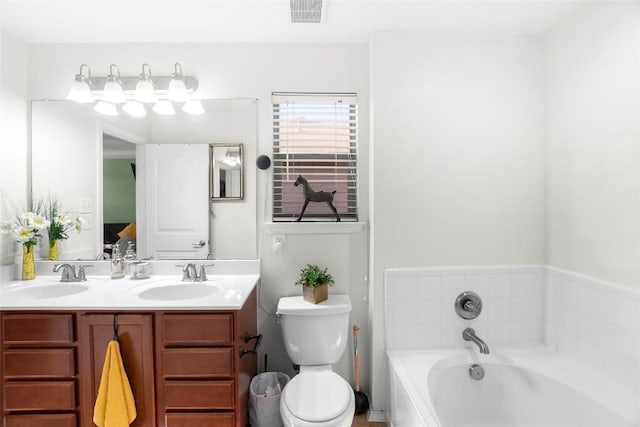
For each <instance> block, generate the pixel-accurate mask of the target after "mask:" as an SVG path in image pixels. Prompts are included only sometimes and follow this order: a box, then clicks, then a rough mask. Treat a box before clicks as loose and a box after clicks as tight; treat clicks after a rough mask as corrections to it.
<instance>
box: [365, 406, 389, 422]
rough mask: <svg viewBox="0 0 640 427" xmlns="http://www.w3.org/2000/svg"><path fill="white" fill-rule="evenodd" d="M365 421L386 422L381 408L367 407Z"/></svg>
mask: <svg viewBox="0 0 640 427" xmlns="http://www.w3.org/2000/svg"><path fill="white" fill-rule="evenodd" d="M367 421H369V422H372V423H386V422H387V417H386V415H385V414H384V411H382V410H374V409H369V412H367Z"/></svg>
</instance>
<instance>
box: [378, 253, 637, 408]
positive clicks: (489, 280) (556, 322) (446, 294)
mask: <svg viewBox="0 0 640 427" xmlns="http://www.w3.org/2000/svg"><path fill="white" fill-rule="evenodd" d="M465 290H470V291H473V292H476V293H477V294H479V295H480V297H481V298H482V301H483V310H482V313H481V314H480V316H479V317H478V318H477V319H474V320H463V319H460V318H459V317H457V315H456V314H455V311H454V309H453V303H454V300H455V298H456V296H457V295H458V294H459V293H460V292H462V291H465ZM385 319H386V326H385V327H386V331H385V332H386V345H387V347H386V348H387V350H422V349H433V348H447V347H448V348H459V347H463V346H472V344H470V343H465V342H463V340H462V337H461V333H462V330H463V329H464V328H465V327H466V326H471V327H473V328H474V329H475V330H476V332H477V334H478V336H480V337H481V338H482V339H484V340H485V341H486V342H487V344H488V345H489V348H490V349H491V347H492V346H505V345H517V344H530V343H544V344H546V345H548V346H549V347H551V348H552V349H555V350H557V351H558V352H559V353H561V354H563V355H565V356H567V357H570V358H571V360H573V361H575V363H579V364H582V365H583V366H585V367H586V368H587V369H590V370H591V371H594V372H596V373H599V374H600V375H601V376H602V377H603V378H610V379H612V380H613V381H614V382H615V384H616V386H617V387H618V388H619V390H620V391H621V392H623V393H625V394H627V393H628V394H630V395H632V396H640V290H638V289H634V288H630V287H628V286H620V285H618V284H615V283H611V282H606V281H601V280H597V279H594V278H591V277H587V276H584V275H581V274H578V273H575V272H571V271H566V270H562V269H559V268H555V267H549V266H535V265H525V266H489V267H443V268H438V267H434V268H394V269H387V270H385Z"/></svg>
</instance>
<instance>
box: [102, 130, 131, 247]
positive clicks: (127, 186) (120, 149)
mask: <svg viewBox="0 0 640 427" xmlns="http://www.w3.org/2000/svg"><path fill="white" fill-rule="evenodd" d="M102 177H103V178H102V218H103V221H104V225H103V248H104V253H106V254H111V253H112V249H113V244H114V243H118V244H119V247H120V251H121V253H123V254H124V253H126V251H127V249H128V247H129V245H130V244H131V243H133V244H134V248H133V249H135V242H136V146H135V144H133V143H131V142H129V141H126V140H124V139H122V138H118V137H117V136H113V135H109V134H107V133H104V134H103V135H102Z"/></svg>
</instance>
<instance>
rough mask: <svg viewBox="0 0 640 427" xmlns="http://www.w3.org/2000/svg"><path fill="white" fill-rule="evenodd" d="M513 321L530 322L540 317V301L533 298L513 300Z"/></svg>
mask: <svg viewBox="0 0 640 427" xmlns="http://www.w3.org/2000/svg"><path fill="white" fill-rule="evenodd" d="M510 301H511V320H514V321H524V320H526V321H529V320H534V319H536V318H540V316H539V308H540V306H539V304H538V303H537V302H538V300H537V299H536V298H533V297H525V298H511V300H510Z"/></svg>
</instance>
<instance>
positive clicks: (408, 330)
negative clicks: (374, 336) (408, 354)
mask: <svg viewBox="0 0 640 427" xmlns="http://www.w3.org/2000/svg"><path fill="white" fill-rule="evenodd" d="M417 347H418V327H417V325H406V326H390V327H388V328H387V349H388V350H414V349H417Z"/></svg>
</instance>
